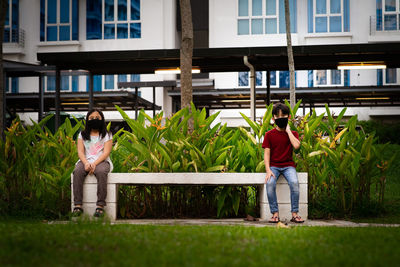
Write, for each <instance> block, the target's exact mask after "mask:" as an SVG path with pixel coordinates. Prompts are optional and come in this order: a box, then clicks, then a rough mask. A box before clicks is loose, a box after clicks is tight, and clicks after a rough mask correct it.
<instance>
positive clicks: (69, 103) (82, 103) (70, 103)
mask: <svg viewBox="0 0 400 267" xmlns="http://www.w3.org/2000/svg"><path fill="white" fill-rule="evenodd" d="M61 105H63V106H75V105H89V102H65V103H61Z"/></svg>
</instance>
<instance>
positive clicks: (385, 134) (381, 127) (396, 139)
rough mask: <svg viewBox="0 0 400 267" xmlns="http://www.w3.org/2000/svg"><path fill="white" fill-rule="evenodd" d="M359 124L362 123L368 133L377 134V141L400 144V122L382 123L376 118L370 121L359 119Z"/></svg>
mask: <svg viewBox="0 0 400 267" xmlns="http://www.w3.org/2000/svg"><path fill="white" fill-rule="evenodd" d="M358 124H359V125H361V126H362V127H363V129H364V131H365V133H368V134H372V133H373V134H375V136H376V137H377V139H378V140H377V142H378V143H381V144H385V143H387V142H390V143H392V144H399V145H400V135H399V132H400V123H392V124H389V123H382V122H379V121H375V120H369V121H359V122H358Z"/></svg>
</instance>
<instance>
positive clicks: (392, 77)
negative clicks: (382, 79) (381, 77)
mask: <svg viewBox="0 0 400 267" xmlns="http://www.w3.org/2000/svg"><path fill="white" fill-rule="evenodd" d="M396 82H397V69H386V83H396Z"/></svg>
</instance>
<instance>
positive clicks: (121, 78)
mask: <svg viewBox="0 0 400 267" xmlns="http://www.w3.org/2000/svg"><path fill="white" fill-rule="evenodd" d="M126 81H128V77H127V75H126V74H120V75H118V82H126Z"/></svg>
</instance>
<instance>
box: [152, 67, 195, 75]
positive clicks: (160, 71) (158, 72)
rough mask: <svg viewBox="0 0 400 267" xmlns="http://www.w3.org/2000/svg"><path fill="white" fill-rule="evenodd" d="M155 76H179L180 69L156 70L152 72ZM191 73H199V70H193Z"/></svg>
mask: <svg viewBox="0 0 400 267" xmlns="http://www.w3.org/2000/svg"><path fill="white" fill-rule="evenodd" d="M154 73H155V74H181V69H180V68H173V69H156V70H155V71H154ZM192 73H200V69H199V68H193V69H192Z"/></svg>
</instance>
